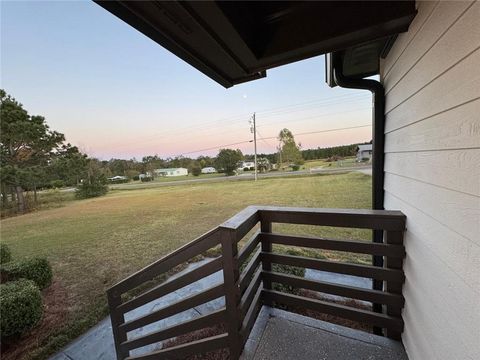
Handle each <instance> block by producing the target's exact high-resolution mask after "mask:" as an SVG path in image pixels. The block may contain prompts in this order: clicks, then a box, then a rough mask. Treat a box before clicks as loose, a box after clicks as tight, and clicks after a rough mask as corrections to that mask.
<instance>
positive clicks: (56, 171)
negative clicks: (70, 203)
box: [48, 144, 88, 186]
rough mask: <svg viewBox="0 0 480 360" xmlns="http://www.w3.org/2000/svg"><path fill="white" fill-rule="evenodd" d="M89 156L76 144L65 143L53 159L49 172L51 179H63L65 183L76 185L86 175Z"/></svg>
mask: <svg viewBox="0 0 480 360" xmlns="http://www.w3.org/2000/svg"><path fill="white" fill-rule="evenodd" d="M87 165H88V158H87V155H86V154H82V153H81V152H80V151H79V150H78V148H77V147H76V146H72V145H71V144H64V145H62V147H61V148H60V149H59V150H58V151H57V152H56V154H55V157H54V158H53V159H52V161H51V163H50V165H49V167H48V173H49V177H50V180H51V181H57V180H61V181H62V182H63V183H64V184H65V185H68V186H75V185H78V184H79V183H80V180H81V179H83V178H84V177H86V173H87Z"/></svg>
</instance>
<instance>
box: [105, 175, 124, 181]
mask: <svg viewBox="0 0 480 360" xmlns="http://www.w3.org/2000/svg"><path fill="white" fill-rule="evenodd" d="M123 180H128V177H126V176H120V175H117V176H114V177H111V178H108V181H123Z"/></svg>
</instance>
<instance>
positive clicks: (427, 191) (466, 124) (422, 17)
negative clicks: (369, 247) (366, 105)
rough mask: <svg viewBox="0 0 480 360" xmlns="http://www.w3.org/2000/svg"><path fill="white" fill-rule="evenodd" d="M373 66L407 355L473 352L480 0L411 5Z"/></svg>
mask: <svg viewBox="0 0 480 360" xmlns="http://www.w3.org/2000/svg"><path fill="white" fill-rule="evenodd" d="M417 8H418V14H417V16H416V18H415V19H414V21H413V23H412V24H411V26H410V29H409V31H408V32H407V33H405V34H401V35H400V36H399V37H398V39H397V41H396V42H395V44H394V46H393V48H392V49H391V51H390V53H389V54H388V56H387V58H386V59H385V60H384V61H382V64H381V81H382V82H383V84H384V86H385V91H386V123H385V183H384V188H385V208H386V209H399V210H401V211H403V212H404V213H405V214H406V216H407V231H406V234H405V246H406V250H407V257H406V259H405V263H404V269H405V272H406V278H407V280H406V282H405V284H404V288H403V292H404V295H405V299H406V305H405V308H404V311H403V318H404V320H405V331H404V333H403V342H404V344H405V347H406V350H407V353H408V356H409V358H410V359H411V360H424V359H478V356H479V354H480V20H479V19H480V2H476V3H475V2H458V1H452V2H448V1H437V2H418V3H417Z"/></svg>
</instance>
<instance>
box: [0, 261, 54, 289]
mask: <svg viewBox="0 0 480 360" xmlns="http://www.w3.org/2000/svg"><path fill="white" fill-rule="evenodd" d="M0 271H1V273H2V281H4V279H6V280H7V281H12V280H18V279H21V278H24V279H29V280H32V281H34V282H35V284H37V286H38V287H39V288H40V289H44V288H46V287H47V286H48V285H50V283H51V282H52V268H51V267H50V264H49V263H48V261H47V259H43V258H32V259H26V260H19V261H11V262H9V263H6V264H3V265H2V266H1V268H0Z"/></svg>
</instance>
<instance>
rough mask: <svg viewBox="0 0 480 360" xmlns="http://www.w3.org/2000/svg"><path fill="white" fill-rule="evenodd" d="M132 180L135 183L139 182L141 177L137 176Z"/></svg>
mask: <svg viewBox="0 0 480 360" xmlns="http://www.w3.org/2000/svg"><path fill="white" fill-rule="evenodd" d="M132 180H133V181H138V180H140V176H138V175H135V176H134V177H133V178H132Z"/></svg>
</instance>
